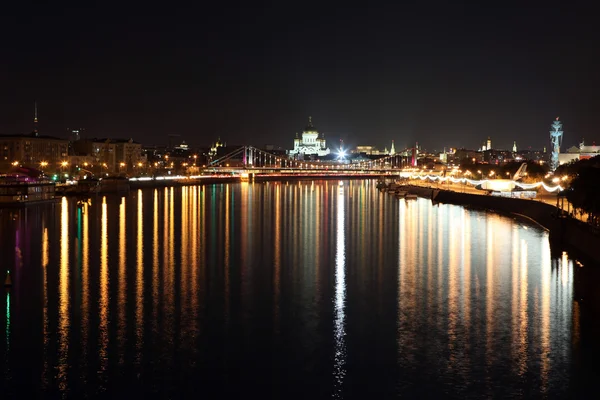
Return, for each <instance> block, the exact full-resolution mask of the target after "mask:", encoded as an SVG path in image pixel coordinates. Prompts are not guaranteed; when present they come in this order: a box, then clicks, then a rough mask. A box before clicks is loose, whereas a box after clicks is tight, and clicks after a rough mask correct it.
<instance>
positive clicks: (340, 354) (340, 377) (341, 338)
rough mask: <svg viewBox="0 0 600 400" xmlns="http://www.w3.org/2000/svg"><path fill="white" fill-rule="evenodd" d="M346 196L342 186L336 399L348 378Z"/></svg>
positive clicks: (338, 226)
mask: <svg viewBox="0 0 600 400" xmlns="http://www.w3.org/2000/svg"><path fill="white" fill-rule="evenodd" d="M344 202H345V196H344V187H343V186H340V188H339V191H338V196H337V224H336V256H335V308H334V313H335V334H334V340H335V359H334V370H333V376H334V397H335V398H342V385H343V383H344V377H345V376H346V343H345V336H346V327H345V324H346V321H345V318H346V315H345V307H346V272H345V268H346V247H345V243H346V242H345V241H346V233H345V226H344V224H345V207H344Z"/></svg>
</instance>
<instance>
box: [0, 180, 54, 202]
mask: <svg viewBox="0 0 600 400" xmlns="http://www.w3.org/2000/svg"><path fill="white" fill-rule="evenodd" d="M54 192H55V185H54V182H52V181H51V180H49V179H46V178H44V177H37V178H35V177H31V176H28V175H26V174H23V173H9V174H2V175H0V207H19V206H27V205H31V204H39V203H48V202H54V201H56V198H55V196H54Z"/></svg>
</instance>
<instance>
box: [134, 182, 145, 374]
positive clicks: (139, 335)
mask: <svg viewBox="0 0 600 400" xmlns="http://www.w3.org/2000/svg"><path fill="white" fill-rule="evenodd" d="M137 196H138V204H137V232H136V233H137V235H136V236H137V246H136V248H137V255H136V261H137V263H136V287H135V298H136V307H135V327H136V329H135V339H136V340H135V343H136V361H137V362H138V363H139V362H140V360H141V351H142V345H143V343H144V195H143V192H142V190H141V189H138V193H137Z"/></svg>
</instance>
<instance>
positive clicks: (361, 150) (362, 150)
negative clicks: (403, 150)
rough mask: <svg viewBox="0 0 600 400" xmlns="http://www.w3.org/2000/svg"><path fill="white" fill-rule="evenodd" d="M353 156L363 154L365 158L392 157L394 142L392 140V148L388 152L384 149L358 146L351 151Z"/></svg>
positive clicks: (394, 147) (394, 150) (394, 152)
mask: <svg viewBox="0 0 600 400" xmlns="http://www.w3.org/2000/svg"><path fill="white" fill-rule="evenodd" d="M352 153H354V154H365V155H367V156H393V155H395V154H396V146H395V145H394V141H393V140H392V147H391V148H390V149H389V150H388V149H387V147H385V148H384V149H383V150H379V149H378V148H377V147H375V146H369V145H360V146H356V148H355V149H354V150H352Z"/></svg>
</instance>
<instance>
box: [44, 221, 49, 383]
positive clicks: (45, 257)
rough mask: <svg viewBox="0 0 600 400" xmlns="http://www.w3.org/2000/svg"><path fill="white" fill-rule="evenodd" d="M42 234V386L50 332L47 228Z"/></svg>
mask: <svg viewBox="0 0 600 400" xmlns="http://www.w3.org/2000/svg"><path fill="white" fill-rule="evenodd" d="M43 229H44V231H43V233H42V269H43V271H44V272H43V273H44V278H43V279H44V283H43V287H42V297H43V304H42V319H43V327H44V331H43V338H44V365H43V367H42V382H43V384H44V386H46V385H47V384H48V379H47V378H46V375H47V373H48V344H49V342H50V335H49V334H50V331H49V327H48V268H46V267H48V260H49V255H48V251H49V250H48V228H46V227H44V228H43Z"/></svg>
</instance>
